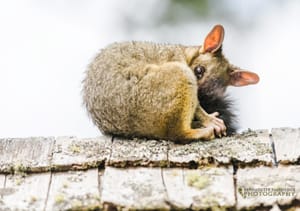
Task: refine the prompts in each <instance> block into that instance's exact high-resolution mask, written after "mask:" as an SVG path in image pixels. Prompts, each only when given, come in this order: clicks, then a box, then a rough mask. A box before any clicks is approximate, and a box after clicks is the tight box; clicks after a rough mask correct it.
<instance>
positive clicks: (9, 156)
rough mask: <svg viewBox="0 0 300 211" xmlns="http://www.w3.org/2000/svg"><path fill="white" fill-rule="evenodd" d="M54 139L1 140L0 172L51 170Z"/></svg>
mask: <svg viewBox="0 0 300 211" xmlns="http://www.w3.org/2000/svg"><path fill="white" fill-rule="evenodd" d="M53 144H54V138H53V137H31V138H8V139H1V140H0V172H6V173H9V172H14V171H17V172H18V171H22V172H42V171H47V170H49V169H50V160H51V156H52V150H53Z"/></svg>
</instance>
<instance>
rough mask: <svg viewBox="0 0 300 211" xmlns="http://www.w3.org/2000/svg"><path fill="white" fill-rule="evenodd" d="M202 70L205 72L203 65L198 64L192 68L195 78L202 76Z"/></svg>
mask: <svg viewBox="0 0 300 211" xmlns="http://www.w3.org/2000/svg"><path fill="white" fill-rule="evenodd" d="M204 72H205V67H203V66H201V65H198V66H196V67H195V68H194V73H195V75H196V77H197V79H200V78H202V76H203V74H204Z"/></svg>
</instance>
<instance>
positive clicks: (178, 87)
mask: <svg viewBox="0 0 300 211" xmlns="http://www.w3.org/2000/svg"><path fill="white" fill-rule="evenodd" d="M223 38H224V28H223V26H221V25H216V26H214V27H213V29H212V30H211V31H210V32H209V34H208V35H207V36H206V38H205V40H204V43H203V45H201V46H184V45H171V44H155V43H151V42H121V43H114V44H111V45H109V46H108V47H107V48H105V49H103V50H102V51H101V52H100V53H99V54H98V55H97V56H96V57H95V59H94V60H93V62H92V63H91V64H90V65H89V67H88V70H87V71H86V77H85V79H84V81H83V101H84V104H85V106H86V108H87V111H88V113H89V115H90V117H91V118H92V120H93V122H94V123H95V124H96V125H97V127H98V128H99V129H100V130H101V131H102V132H103V133H105V134H110V135H116V136H124V137H144V138H149V139H152V138H153V139H169V140H173V141H176V142H179V143H189V142H190V141H193V140H199V139H200V140H211V139H214V138H215V137H221V136H224V135H226V134H227V132H234V130H235V128H234V126H233V125H232V122H233V121H232V117H233V114H232V113H231V112H230V111H229V110H228V109H229V108H230V101H228V100H227V99H226V96H225V94H224V93H225V90H226V87H227V86H229V85H232V86H245V85H249V84H255V83H257V82H258V81H259V77H258V75H257V74H255V73H253V72H249V71H244V70H241V69H240V68H237V67H236V66H234V65H232V64H230V63H229V62H228V60H227V59H226V58H225V57H224V56H223V54H222V42H223ZM215 109H217V110H215ZM218 110H219V112H220V113H219V112H218ZM222 115H223V117H224V118H225V121H227V123H228V124H229V128H228V126H227V127H226V122H225V123H224V121H223V120H222V119H221V118H220V117H219V116H221V117H222Z"/></svg>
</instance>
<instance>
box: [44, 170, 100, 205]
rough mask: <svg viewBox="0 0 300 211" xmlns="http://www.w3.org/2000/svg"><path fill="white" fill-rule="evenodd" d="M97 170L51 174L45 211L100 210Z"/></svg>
mask: <svg viewBox="0 0 300 211" xmlns="http://www.w3.org/2000/svg"><path fill="white" fill-rule="evenodd" d="M100 208H101V203H100V196H99V190H98V169H90V170H87V171H69V172H58V173H53V174H52V180H51V186H50V191H49V195H48V200H47V203H46V210H49V211H50V210H83V209H84V210H94V209H100Z"/></svg>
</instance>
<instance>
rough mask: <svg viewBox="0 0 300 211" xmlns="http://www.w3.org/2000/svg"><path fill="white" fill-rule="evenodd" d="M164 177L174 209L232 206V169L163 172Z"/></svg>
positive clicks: (166, 170)
mask: <svg viewBox="0 0 300 211" xmlns="http://www.w3.org/2000/svg"><path fill="white" fill-rule="evenodd" d="M163 178H164V183H165V185H166V189H167V193H168V202H169V204H171V206H172V207H173V208H176V209H180V210H187V209H192V210H200V209H201V210H202V209H209V208H210V209H212V210H214V208H222V209H225V208H232V207H234V205H235V197H234V184H233V170H232V168H223V167H220V168H214V167H213V168H203V169H180V168H174V169H163Z"/></svg>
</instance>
